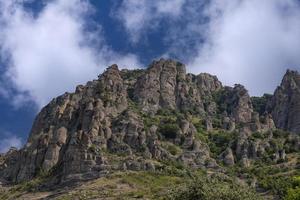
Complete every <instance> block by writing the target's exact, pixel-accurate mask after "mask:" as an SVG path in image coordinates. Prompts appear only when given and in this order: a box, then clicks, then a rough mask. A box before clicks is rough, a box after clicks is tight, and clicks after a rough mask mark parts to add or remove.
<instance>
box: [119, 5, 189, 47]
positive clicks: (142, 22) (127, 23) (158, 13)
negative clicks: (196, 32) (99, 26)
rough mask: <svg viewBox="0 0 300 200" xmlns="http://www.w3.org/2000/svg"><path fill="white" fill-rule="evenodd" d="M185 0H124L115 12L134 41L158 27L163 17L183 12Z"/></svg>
mask: <svg viewBox="0 0 300 200" xmlns="http://www.w3.org/2000/svg"><path fill="white" fill-rule="evenodd" d="M184 3H185V0H156V1H148V0H124V1H122V4H121V6H120V7H119V8H118V9H117V11H116V12H114V13H113V16H114V17H116V18H117V19H119V20H120V21H121V22H122V24H123V26H124V27H125V28H126V30H127V32H128V33H129V35H130V39H131V41H132V42H133V43H137V42H139V41H140V39H141V38H142V35H143V34H145V33H146V32H147V31H149V30H151V29H154V28H156V27H157V25H158V23H160V21H161V20H162V19H163V18H169V20H172V19H175V18H177V17H179V16H180V15H181V14H182V10H183V6H184Z"/></svg>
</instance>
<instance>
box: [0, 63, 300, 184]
mask: <svg viewBox="0 0 300 200" xmlns="http://www.w3.org/2000/svg"><path fill="white" fill-rule="evenodd" d="M299 84H300V78H299V75H298V73H296V72H291V71H288V72H287V74H286V75H285V77H284V79H283V82H282V84H281V86H280V87H279V88H278V89H277V90H276V92H275V94H274V97H273V98H272V102H270V103H269V104H270V105H269V106H268V107H270V108H271V112H270V113H267V112H265V113H263V114H259V113H258V112H256V111H254V109H253V105H252V101H251V98H250V96H249V94H248V92H247V90H246V89H245V88H244V87H243V86H242V85H235V86H234V87H224V86H222V83H221V82H220V81H219V80H218V79H217V77H215V76H212V75H209V74H206V73H203V74H199V75H193V74H186V69H185V66H184V65H183V64H182V63H180V62H177V61H173V60H164V59H161V60H159V61H154V62H153V63H152V64H151V65H150V66H149V67H148V68H147V69H145V70H122V71H120V70H119V69H118V66H117V65H112V66H110V67H109V68H107V70H106V71H105V72H104V73H103V74H102V75H99V78H98V79H97V80H93V81H90V82H88V83H87V84H86V85H85V86H83V85H80V86H77V88H76V91H75V92H74V93H65V94H63V95H61V96H59V97H57V98H55V99H53V100H52V101H51V102H50V103H49V104H48V105H47V106H45V107H44V108H43V109H42V110H41V112H40V113H39V114H38V115H37V117H36V119H35V121H34V124H33V126H32V130H31V132H30V136H29V138H28V141H27V143H26V145H25V146H24V147H23V148H22V149H20V150H15V149H12V150H10V151H9V152H8V153H7V154H6V155H4V156H1V157H0V159H1V160H2V161H1V162H0V178H1V179H3V180H5V181H9V182H21V181H26V180H30V179H32V178H34V177H36V176H38V175H39V174H40V173H45V172H46V173H51V174H52V175H53V177H54V180H55V182H56V183H60V182H64V181H68V180H85V179H91V178H97V177H101V176H105V174H107V173H110V172H112V171H116V170H158V169H162V168H164V167H166V166H167V164H166V163H180V164H182V165H184V166H186V167H190V168H196V169H198V168H212V169H219V168H220V166H219V165H218V162H220V161H223V162H224V164H226V165H234V164H235V163H242V164H243V165H245V166H249V164H250V163H251V162H250V161H251V160H252V159H258V158H260V157H261V156H262V155H264V154H265V153H266V152H269V149H271V150H272V152H273V150H274V155H275V157H276V158H275V159H278V158H282V159H284V156H285V153H284V149H282V147H281V146H280V145H278V147H274V148H273V147H272V146H270V141H271V139H272V137H273V136H272V134H273V129H275V126H274V122H273V119H274V121H275V124H276V127H278V128H282V129H285V130H290V131H294V132H298V131H299V129H300V121H299V119H300V110H299V109H300V104H299V101H298V100H299V97H300V96H299V95H300V93H299V88H298V87H299ZM298 104H299V105H298ZM272 116H273V119H272ZM220 130H222V131H225V134H228V136H232V140H231V141H229V142H228V143H226V144H225V143H224V144H221V145H224V149H223V150H224V151H223V152H219V151H218V149H217V150H216V152H218V153H219V155H217V156H213V153H212V151H213V149H212V147H213V146H209V143H207V141H206V140H205V139H203V137H205V136H204V135H201V132H203V131H206V132H208V133H210V132H213V133H214V131H220ZM225 137H226V136H225ZM201 138H202V139H201ZM290 139H291V141H290V143H293V146H291V148H295V149H297V148H299V144H300V142H299V138H298V137H296V136H295V138H290ZM296 141H298V143H297V142H296ZM216 142H217V143H218V140H216ZM287 142H288V141H287ZM221 149H222V148H221ZM267 150H268V151H267ZM271 150H270V151H271Z"/></svg>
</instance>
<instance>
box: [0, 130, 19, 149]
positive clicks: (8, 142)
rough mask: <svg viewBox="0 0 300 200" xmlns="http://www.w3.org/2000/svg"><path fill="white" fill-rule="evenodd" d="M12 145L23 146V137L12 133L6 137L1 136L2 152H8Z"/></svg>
mask: <svg viewBox="0 0 300 200" xmlns="http://www.w3.org/2000/svg"><path fill="white" fill-rule="evenodd" d="M11 147H15V148H17V149H19V148H21V147H22V139H21V138H19V137H17V136H15V135H12V134H7V133H6V134H5V138H1V140H0V153H6V152H7V151H8V150H9V149H10V148H11Z"/></svg>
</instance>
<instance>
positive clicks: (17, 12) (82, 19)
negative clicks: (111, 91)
mask: <svg viewBox="0 0 300 200" xmlns="http://www.w3.org/2000/svg"><path fill="white" fill-rule="evenodd" d="M21 2H23V1H19V0H0V23H1V29H0V46H1V55H2V57H4V56H6V58H9V60H10V62H9V64H8V67H7V71H6V73H5V78H6V80H7V81H10V82H11V83H12V84H13V87H14V88H15V89H17V90H18V92H19V94H18V95H15V101H14V102H15V103H16V104H20V103H22V102H23V101H22V99H23V98H22V95H23V96H24V93H25V94H26V93H28V94H29V96H30V98H31V99H33V100H34V101H35V102H36V103H37V104H38V106H39V107H41V106H43V105H45V104H46V103H47V102H48V101H49V100H50V99H51V98H53V97H55V96H57V95H60V94H62V93H64V92H65V91H73V89H74V88H75V86H76V85H77V84H82V83H84V82H86V81H88V80H90V79H93V78H96V77H97V75H98V74H99V73H101V72H102V71H103V69H104V68H106V66H107V65H110V64H112V63H118V64H119V62H120V61H122V62H123V63H121V64H125V65H126V64H128V65H131V66H132V65H133V66H136V65H138V61H137V58H136V57H135V56H133V55H131V54H129V55H118V54H117V53H115V52H113V51H112V50H111V49H110V48H109V47H108V46H107V45H106V44H105V39H104V38H103V36H102V35H101V26H100V25H99V29H98V30H97V31H95V32H92V33H91V32H87V31H85V28H86V23H87V20H86V17H87V15H89V14H91V13H92V12H93V8H92V7H91V5H90V4H89V3H88V1H85V0H55V1H50V2H49V3H47V4H46V5H45V7H44V8H43V9H42V11H41V12H40V13H38V15H37V16H34V15H33V14H32V13H31V12H30V11H28V9H27V10H25V9H24V7H23V4H22V3H21ZM125 61H126V62H128V63H124V62H125ZM25 96H26V95H25ZM20 97H21V98H20ZM27 99H28V98H27Z"/></svg>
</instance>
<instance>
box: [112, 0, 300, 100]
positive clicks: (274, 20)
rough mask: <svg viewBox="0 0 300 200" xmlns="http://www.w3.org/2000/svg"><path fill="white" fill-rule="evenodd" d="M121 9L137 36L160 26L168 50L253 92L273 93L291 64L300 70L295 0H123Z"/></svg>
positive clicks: (194, 68) (192, 65)
mask: <svg viewBox="0 0 300 200" xmlns="http://www.w3.org/2000/svg"><path fill="white" fill-rule="evenodd" d="M150 4H151V5H150ZM166 4H168V5H166ZM159 9H161V10H163V12H162V11H159ZM118 13H119V15H118V16H119V19H120V20H121V22H122V23H123V25H124V26H125V27H126V30H127V31H128V33H129V34H130V35H131V36H132V38H133V41H139V40H140V39H141V35H143V34H144V33H145V32H146V31H149V30H152V29H154V28H157V27H159V25H161V26H163V28H164V30H165V33H166V34H163V37H164V38H163V41H164V42H165V46H168V50H167V51H166V52H165V54H164V55H166V56H169V57H175V58H179V59H181V60H182V61H184V62H186V63H187V66H188V70H189V71H190V72H193V73H200V72H209V73H212V74H215V75H217V76H218V77H219V79H220V80H221V81H222V82H224V83H225V84H227V85H233V84H234V83H241V84H244V85H245V86H246V87H247V88H248V89H249V91H250V93H251V94H252V95H261V94H263V93H264V92H273V91H274V89H275V87H276V85H278V84H279V83H280V80H281V78H282V76H283V74H284V72H285V71H286V69H287V68H291V69H298V70H299V69H300V56H299V52H300V37H299V35H300V8H299V1H297V0H264V1H261V0H251V1H244V0H222V1H219V0H208V1H197V0H190V1H166V0H158V1H155V3H154V2H148V1H133V0H132V1H131V0H124V1H123V3H122V5H121V6H120V8H119V10H118ZM166 21H167V22H168V23H165V22H166ZM161 26H160V28H161ZM143 39H144V38H143Z"/></svg>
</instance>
